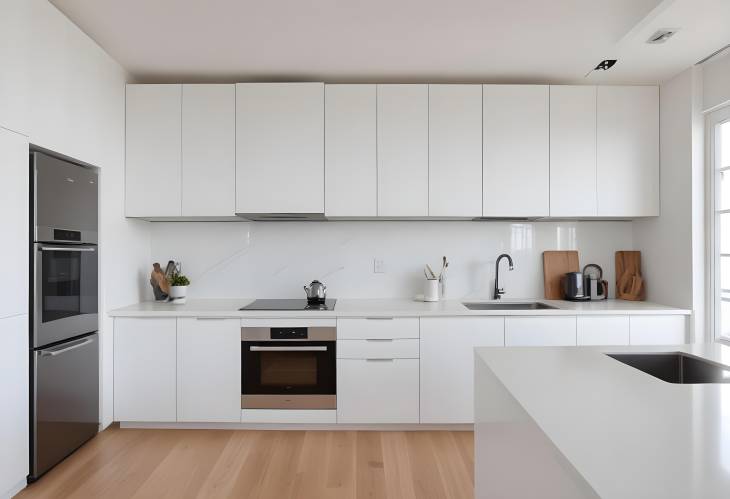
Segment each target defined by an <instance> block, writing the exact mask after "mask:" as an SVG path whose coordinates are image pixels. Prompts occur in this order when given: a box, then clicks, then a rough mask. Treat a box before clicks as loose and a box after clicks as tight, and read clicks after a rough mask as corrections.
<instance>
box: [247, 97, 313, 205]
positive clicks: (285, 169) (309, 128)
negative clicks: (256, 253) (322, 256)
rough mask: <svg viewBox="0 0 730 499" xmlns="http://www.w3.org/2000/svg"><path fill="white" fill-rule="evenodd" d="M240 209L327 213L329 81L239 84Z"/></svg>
mask: <svg viewBox="0 0 730 499" xmlns="http://www.w3.org/2000/svg"><path fill="white" fill-rule="evenodd" d="M236 212H238V213H324V85H323V84H322V83H239V84H237V85H236Z"/></svg>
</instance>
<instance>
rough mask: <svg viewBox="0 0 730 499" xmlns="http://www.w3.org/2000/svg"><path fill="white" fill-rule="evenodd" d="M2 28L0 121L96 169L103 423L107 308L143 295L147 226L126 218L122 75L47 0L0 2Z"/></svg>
mask: <svg viewBox="0 0 730 499" xmlns="http://www.w3.org/2000/svg"><path fill="white" fill-rule="evenodd" d="M0 33H2V37H3V43H1V44H0V125H1V126H4V127H6V128H9V129H11V130H16V131H19V132H21V133H24V134H26V135H28V136H29V138H30V142H31V143H32V144H35V145H38V146H42V147H44V148H47V149H51V150H53V151H56V152H59V153H62V154H65V155H67V156H71V157H73V158H76V159H79V160H81V161H84V162H87V163H91V164H93V165H96V166H98V167H99V168H100V219H99V225H100V227H101V231H100V235H99V237H100V239H99V244H100V249H99V254H100V258H101V262H100V274H101V279H102V282H101V288H100V289H102V290H103V291H102V296H101V297H100V309H99V310H100V311H101V314H100V317H101V318H102V319H101V348H102V362H101V368H102V371H103V372H102V422H103V423H104V424H108V423H110V422H111V420H112V412H111V411H112V408H113V404H112V401H113V399H112V397H113V392H112V391H111V390H112V386H113V384H112V373H113V370H112V367H113V365H112V350H111V348H112V345H113V342H112V322H111V320H110V319H108V318H106V313H105V312H106V311H108V310H110V309H112V308H117V307H119V306H122V305H126V304H129V303H134V302H137V301H139V300H140V299H141V298H142V293H143V288H142V286H141V285H140V279H139V274H141V273H142V272H145V271H146V269H147V267H148V265H149V241H150V240H149V226H148V225H147V224H146V223H145V222H141V221H135V220H127V219H125V218H124V85H125V83H126V81H127V79H128V75H127V74H126V72H125V71H124V70H123V69H122V68H121V66H119V65H118V64H117V63H116V62H115V61H114V60H113V59H111V57H109V56H108V55H107V54H106V53H105V52H104V51H103V50H102V49H101V48H99V47H98V46H97V45H96V44H95V43H94V42H93V41H92V40H91V39H90V38H88V37H87V36H86V35H85V34H84V33H83V32H82V31H81V30H79V29H78V28H77V27H76V26H75V25H74V24H72V23H71V22H70V21H69V20H68V19H67V18H66V17H65V16H64V15H63V14H61V13H60V12H59V11H58V10H57V9H56V8H55V7H53V6H52V5H51V4H50V3H49V2H47V1H46V0H2V1H0ZM1 188H2V187H0V189H1ZM0 195H1V192H0ZM24 244H25V242H24Z"/></svg>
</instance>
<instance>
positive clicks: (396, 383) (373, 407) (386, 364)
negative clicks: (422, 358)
mask: <svg viewBox="0 0 730 499" xmlns="http://www.w3.org/2000/svg"><path fill="white" fill-rule="evenodd" d="M337 422H338V423H418V359H338V360H337Z"/></svg>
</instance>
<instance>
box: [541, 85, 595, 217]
mask: <svg viewBox="0 0 730 499" xmlns="http://www.w3.org/2000/svg"><path fill="white" fill-rule="evenodd" d="M596 189H597V186H596V87H594V86H589V85H580V86H578V85H576V86H571V85H559V86H551V87H550V216H551V217H594V216H596V214H597V210H598V205H597V201H596V196H597V190H596Z"/></svg>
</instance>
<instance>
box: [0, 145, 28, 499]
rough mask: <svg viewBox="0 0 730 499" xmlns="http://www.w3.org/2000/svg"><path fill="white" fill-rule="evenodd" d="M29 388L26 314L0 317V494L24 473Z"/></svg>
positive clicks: (15, 483)
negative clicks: (0, 408)
mask: <svg viewBox="0 0 730 499" xmlns="http://www.w3.org/2000/svg"><path fill="white" fill-rule="evenodd" d="M27 157H28V153H27V151H26V158H27ZM25 171H26V172H27V169H26V170H25ZM29 389H30V387H29V386H28V316H27V315H16V316H14V317H7V318H5V319H0V397H2V401H3V409H2V410H1V411H0V442H2V445H0V493H4V492H6V491H9V490H10V489H11V488H12V487H15V486H16V485H17V484H18V483H20V482H21V481H23V482H24V481H25V477H26V476H27V475H28V390H29ZM3 497H4V496H3Z"/></svg>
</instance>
